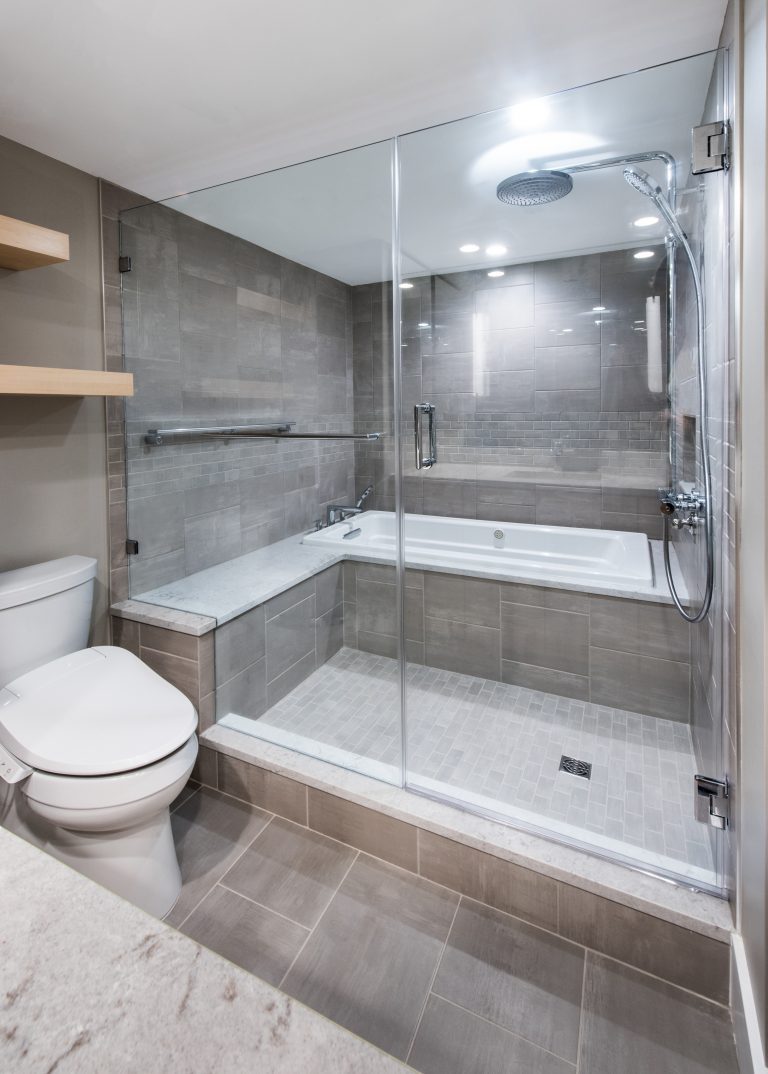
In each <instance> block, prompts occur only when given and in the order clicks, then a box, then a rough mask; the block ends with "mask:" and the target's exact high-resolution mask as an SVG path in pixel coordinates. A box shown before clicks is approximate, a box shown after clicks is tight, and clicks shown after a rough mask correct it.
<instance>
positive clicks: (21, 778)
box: [0, 557, 197, 917]
mask: <svg viewBox="0 0 768 1074" xmlns="http://www.w3.org/2000/svg"><path fill="white" fill-rule="evenodd" d="M75 559H78V560H83V557H68V559H67V560H64V561H54V562H53V563H50V564H42V565H40V567H43V568H45V570H44V571H40V570H39V569H38V573H37V576H36V577H35V579H34V580H33V582H32V586H31V587H32V589H33V590H34V592H35V596H34V597H33V599H31V600H29V599H27V600H24V602H23V604H21V606H22V607H23V608H24V618H25V623H24V627H25V631H24V634H23V635H22V636H20V637H19V636H17V637H14V636H13V635H12V633H11V627H12V623H11V622H10V616H9V613H10V612H14V611H16V610H17V609H18V607H19V606H20V600H21V597H22V595H23V596H26V597H27V598H28V597H29V596H30V593H29V588H30V586H29V585H27V586H26V587H25V586H22V587H21V590H20V589H19V584H18V579H14V578H13V577H10V578H9V575H18V574H20V573H22V572H7V573H6V574H5V575H3V574H0V672H2V667H3V664H5V665H6V666H13V667H14V668H16V669H18V668H19V667H20V668H22V670H23V673H22V674H20V675H18V676H17V677H16V678H14V679H12V680H11V681H10V682H6V684H5V685H4V686H3V688H2V689H0V779H1V780H4V781H5V783H6V784H7V785H8V787H7V791H6V794H5V798H6V801H7V803H8V806H7V808H6V811H5V812H6V815H5V816H4V817H3V824H4V825H5V826H6V827H8V828H10V829H11V830H13V831H15V832H16V833H17V834H19V835H22V836H23V837H24V838H27V839H29V840H30V841H31V842H33V843H35V844H36V845H38V846H40V847H42V848H44V849H45V850H47V851H48V852H49V853H51V854H52V855H53V856H54V857H56V858H59V859H60V860H61V861H64V862H66V863H67V864H68V865H70V866H72V867H73V868H75V869H77V870H79V871H80V872H82V873H84V874H85V875H87V876H90V877H91V879H93V880H96V881H97V882H99V883H101V884H103V885H104V886H105V887H108V888H110V889H111V890H112V891H115V892H117V894H119V895H122V896H123V897H124V898H126V899H129V900H130V901H131V902H133V903H135V904H136V905H137V906H140V907H141V908H142V909H144V910H146V911H148V912H149V913H151V914H153V915H155V916H157V917H162V916H164V915H165V914H166V913H167V912H168V911H169V910H170V909H171V908H172V906H173V904H174V903H175V901H176V899H177V898H178V895H179V891H180V890H181V875H180V871H179V866H178V861H177V858H176V851H175V848H174V845H173V838H172V833H171V824H170V811H169V806H170V803H171V802H172V801H173V799H174V798H175V797H176V795H177V794H178V793H179V791H180V790H181V789H182V787H183V786H184V784H185V783H186V782H187V779H188V778H189V775H190V773H191V771H192V767H193V765H194V762H195V758H196V756H197V737H196V735H195V728H196V725H197V714H196V712H195V708H194V706H193V705H192V703H191V702H190V701H189V700H188V698H186V697H185V696H184V695H183V694H182V693H181V692H180V691H179V690H177V689H176V688H175V687H174V686H171V684H170V683H168V682H166V681H165V680H164V679H162V678H161V677H160V676H159V675H157V674H156V673H155V672H154V671H152V669H151V668H149V667H147V665H146V664H144V663H142V661H141V660H139V659H138V658H137V657H136V656H134V655H133V654H132V653H130V652H128V651H127V650H125V649H118V648H114V647H112V646H96V647H94V648H90V649H84V648H80V649H77V650H75V651H68V652H65V654H64V655H57V656H56V658H55V659H49V660H47V661H44V662H42V663H39V664H37V665H35V664H34V656H33V654H34V652H37V653H38V654H39V651H40V648H39V646H37V647H36V646H35V638H34V635H30V634H28V633H27V632H28V631H30V630H32V629H33V628H34V623H35V616H34V615H31V614H30V605H31V604H32V605H34V604H35V603H37V604H38V605H39V607H38V608H37V609H36V611H37V613H38V615H39V614H42V613H43V612H44V606H45V605H46V603H47V600H48V597H49V596H51V595H54V594H51V593H49V594H42V595H41V593H40V590H41V586H40V585H37V588H35V583H39V581H40V576H41V575H45V578H46V582H45V584H44V585H43V586H42V588H43V589H45V588H46V587H47V588H50V587H51V585H53V586H54V589H56V592H55V596H56V597H57V598H58V599H57V614H58V613H59V612H61V611H64V610H65V609H66V605H67V602H66V601H62V599H61V598H62V595H64V594H65V593H66V592H67V591H68V590H62V589H61V588H57V587H59V586H60V585H61V584H67V583H68V582H72V581H73V579H75V581H74V585H71V586H70V590H69V591H70V592H71V590H72V589H76V588H77V587H80V586H83V585H87V584H88V581H89V580H90V579H85V581H84V580H83V579H82V578H81V577H79V576H78V571H77V570H74V569H73V565H72V563H71V562H70V561H72V560H75ZM57 564H59V565H61V564H65V565H66V566H65V567H64V568H62V567H61V566H58V567H57ZM86 564H88V565H92V566H86ZM79 567H80V569H81V573H86V574H87V573H88V571H90V572H91V575H90V577H91V579H92V577H93V571H94V570H95V561H93V560H87V561H84V562H83V563H81V564H80V565H79ZM27 570H28V571H29V570H32V571H34V570H35V568H27ZM54 575H56V576H57V577H58V582H55V581H52V576H54ZM62 579H64V582H63V583H62ZM27 581H28V582H29V579H27ZM91 585H92V582H91ZM9 594H10V596H9ZM73 595H74V596H75V598H76V602H77V605H78V607H79V610H80V612H82V611H83V609H84V607H85V605H86V604H87V607H88V614H89V615H90V602H89V601H85V602H84V600H83V594H82V593H75V594H73ZM13 601H16V603H15V604H14V603H12V602H13ZM74 605H75V602H74V601H73V602H70V604H69V607H70V610H71V609H72V608H73V607H74ZM32 611H35V609H34V608H32ZM46 627H47V630H46V631H45V632H44V635H45V640H46V642H47V648H48V650H49V651H50V648H51V647H52V646H58V647H61V640H60V639H61V632H57V631H56V630H55V628H54V627H55V624H52V623H51V622H50V621H49V622H48V623H47V624H46ZM67 629H68V641H67V642H66V643H65V644H64V647H65V649H66V648H68V647H69V645H71V644H72V640H73V639H74V638H77V639H78V640H82V630H81V631H79V632H77V631H75V630H73V624H72V623H71V622H68V623H67ZM37 640H38V642H39V641H40V636H39V635H38V638H37ZM4 641H8V642H12V643H13V644H12V645H9V648H8V650H4V649H3V648H2V647H3V644H4ZM46 655H47V654H46ZM30 665H33V666H31V667H30ZM2 681H4V680H3V679H0V682H2ZM11 789H12V791H13V793H12V795H11V794H9V793H8V792H10V791H11Z"/></svg>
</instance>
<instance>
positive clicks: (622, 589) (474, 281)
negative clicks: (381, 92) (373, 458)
mask: <svg viewBox="0 0 768 1074" xmlns="http://www.w3.org/2000/svg"><path fill="white" fill-rule="evenodd" d="M719 63H720V60H719V59H718V57H717V56H716V54H714V53H713V54H709V55H706V56H699V57H694V58H692V59H690V60H685V61H680V62H679V63H674V64H669V65H666V66H663V67H659V68H655V69H653V70H649V71H643V72H639V73H637V74H633V75H627V76H624V77H622V78H618V79H613V80H610V81H608V82H604V83H600V84H596V85H592V86H586V87H582V88H580V89H576V90H571V91H568V92H567V93H563V94H557V95H554V96H552V97H548V98H545V99H542V100H540V101H534V102H529V103H527V104H523V105H520V106H517V107H515V108H510V109H505V110H502V111H500V112H496V113H489V114H487V115H482V116H478V117H474V118H471V119H467V120H462V121H459V122H457V123H452V124H446V125H443V126H441V127H437V128H433V129H429V130H425V131H420V132H417V133H415V134H411V135H407V136H404V137H401V138H400V139H399V140H398V153H399V161H400V200H399V214H400V221H399V222H400V273H401V277H402V283H401V287H404V288H405V289H404V290H403V291H401V303H400V304H401V324H402V351H401V355H402V358H401V360H402V368H403V393H404V403H405V404H406V405H405V406H404V412H405V413H407V412H408V411H409V410H410V412H411V413H413V407H414V406H424V405H427V406H429V407H431V408H434V420H435V421H436V425H437V430H438V442H437V461H436V463H435V465H433V466H430V467H426V468H418V460H417V458H416V456H415V451H414V447H413V443H412V437H413V433H412V432H411V433H410V435H409V437H408V438H406V437H404V438H403V444H402V449H403V450H402V457H403V467H402V475H401V476H402V496H403V501H404V504H405V511H406V516H405V523H404V527H405V542H404V544H405V548H404V552H405V560H406V563H407V564H408V565H409V566H411V567H413V568H418V567H423V568H424V569H421V570H419V569H413V570H411V571H410V572H408V574H406V577H405V578H404V592H403V603H404V606H405V608H406V611H407V614H406V618H405V628H404V630H405V638H406V644H407V645H408V654H409V664H408V670H407V686H406V694H405V708H406V711H405V727H406V737H405V746H406V781H407V785H408V786H409V788H411V789H413V790H415V791H418V792H420V793H424V794H427V795H430V796H433V797H438V798H441V799H445V800H448V801H452V802H455V803H458V804H461V805H462V806H464V807H465V808H471V809H474V810H477V811H479V812H482V813H485V814H487V815H489V816H492V817H495V818H499V819H505V820H507V821H510V822H512V823H515V824H519V825H522V826H524V827H528V828H531V829H533V830H536V831H540V832H544V833H547V834H555V835H557V836H558V837H559V838H561V839H565V840H567V841H569V842H571V843H574V844H576V845H581V846H587V847H589V848H590V849H593V850H596V851H597V852H598V853H603V854H606V855H608V856H611V857H613V858H616V859H619V860H623V861H626V862H629V863H633V864H636V865H638V866H639V867H641V868H651V869H653V870H655V871H659V872H662V873H663V874H665V875H668V876H670V877H675V878H682V879H684V880H685V881H686V882H694V883H695V884H697V885H700V886H701V887H704V888H707V889H711V890H716V889H718V888H719V887H720V886H721V877H722V869H721V863H720V861H719V857H718V853H719V852H718V846H719V841H718V834H717V833H715V830H714V828H711V829H710V828H708V826H707V825H705V824H702V823H700V822H699V821H697V820H696V819H695V817H694V809H693V807H694V792H693V777H694V774H695V772H696V771H697V770H698V768H699V761H700V757H701V755H702V752H703V751H702V749H701V746H700V745H699V739H700V737H701V731H700V730H699V724H698V723H697V718H696V715H695V714H696V712H697V705H700V702H699V701H697V696H696V694H697V690H700V687H697V686H696V680H697V675H698V677H699V678H703V676H702V674H701V671H700V670H699V671H697V673H696V674H694V668H693V664H694V663H695V662H696V661H697V660H698V659H699V657H698V655H697V654H699V652H700V650H701V648H702V645H704V647H705V648H706V645H707V643H706V642H705V641H704V640H703V635H702V634H701V633H699V634H698V635H697V634H696V631H697V630H699V631H700V630H701V628H696V627H694V628H689V626H688V625H687V624H686V623H685V622H684V621H683V619H682V618H681V617H680V616H679V615H678V613H677V612H676V611H675V610H674V608H672V607H671V606H670V605H669V603H668V600H669V597H668V594H667V593H666V592H665V591H666V586H665V583H664V581H663V566H662V564H661V558H660V549H661V545H660V538H661V536H662V519H661V516H660V514H659V509H658V500H657V489H658V488H660V487H666V486H667V485H668V484H669V481H670V434H671V432H672V426H671V424H670V408H669V398H668V391H667V381H668V365H669V361H668V359H669V356H668V353H667V351H668V342H669V339H668V325H669V311H668V308H667V304H668V303H667V299H668V274H669V266H668V260H667V258H668V253H667V247H666V243H665V230H666V229H665V225H664V221H663V219H662V218H661V216H660V214H659V212H658V211H657V210H655V209H654V206H653V203H652V202H651V201H650V200H649V199H647V198H644V197H642V196H641V195H640V194H639V193H638V192H637V191H636V190H635V189H633V188H632V187H631V186H630V185H628V183H626V182H624V177H623V175H622V172H623V164H622V163H621V162H622V161H624V160H625V159H626V158H630V159H633V158H636V157H637V156H638V155H642V156H643V157H646V156H647V158H648V159H643V160H642V162H641V163H639V164H637V166H638V167H641V168H642V169H643V170H644V171H646V172H647V173H648V174H649V175H650V176H651V177H652V179H653V180H654V181H655V182H657V183H658V184H659V185H660V186H661V188H662V189H665V188H666V186H667V183H668V181H669V175H668V172H667V161H668V158H669V156H670V155H671V157H672V158H673V159H674V161H675V162H676V163H675V165H674V168H673V173H674V174H673V181H676V182H677V184H678V185H680V186H681V196H680V197H679V199H678V211H679V214H680V220H681V222H682V224H683V227H684V228H686V229H687V228H692V229H694V230H698V227H699V225H698V224H697V222H696V220H695V218H694V213H693V212H692V209H693V205H692V198H691V193H694V192H695V197H694V198H693V200H698V201H700V202H701V204H702V205H703V206H706V212H705V213H704V214H703V216H702V220H704V219H706V220H707V221H708V227H709V235H710V240H711V252H712V258H713V266H712V270H711V271H712V280H711V284H714V286H716V287H717V286H719V287H720V288H721V291H720V293H721V294H723V293H727V292H726V288H725V287H724V286H723V285H724V280H723V278H722V276H721V275H719V274H718V273H719V268H717V266H718V265H720V264H722V258H723V251H724V249H725V235H726V234H727V232H725V231H723V230H721V223H722V213H723V200H724V193H723V184H722V182H721V181H720V180H719V179H718V178H714V180H713V181H710V179H709V178H707V179H703V178H702V177H697V181H696V184H695V186H694V188H693V191H689V186H688V184H686V183H685V178H686V175H687V173H688V171H689V164H688V161H689V158H690V139H691V128H692V127H693V126H695V125H696V124H698V123H699V122H701V120H702V114H703V111H704V109H705V107H706V108H708V109H709V110H710V111H711V107H712V102H713V100H714V99H716V93H713V90H712V88H711V87H712V83H713V82H714V83H715V84H718V85H719V84H720V83H719V82H718V74H717V70H718V64H719ZM713 72H714V73H713ZM719 103H720V102H719V101H718V105H719ZM715 110H717V109H716V108H715ZM721 118H722V117H721ZM603 164H604V166H602V165H603ZM547 169H549V170H554V171H555V172H556V173H560V179H561V182H563V185H564V186H565V187H566V188H567V186H568V185H569V184H568V178H569V177H570V180H571V181H572V190H571V191H570V192H569V193H567V194H566V195H565V196H561V197H560V198H559V200H552V201H547V202H546V203H539V204H525V203H523V204H507V203H503V202H502V201H501V200H500V199H499V198H498V197H497V194H496V188H497V185H498V184H499V183H501V182H502V181H503V180H505V179H507V177H510V176H514V175H522V174H523V173H527V174H526V179H527V181H530V178H531V176H530V173H531V172H535V171H536V170H547ZM571 169H572V170H571ZM562 173H565V179H563V175H562ZM676 271H677V277H678V279H679V280H680V283H681V286H680V287H679V288H678V297H677V303H676V307H675V313H676V319H677V322H678V325H679V330H678V333H677V337H676V339H675V344H674V345H675V354H674V355H673V360H672V365H673V366H674V367H675V368H676V369H677V373H678V378H682V379H683V381H684V382H685V383H684V384H681V385H680V386H679V387H678V391H677V404H678V405H677V407H676V409H675V412H674V419H675V425H674V428H675V429H677V427H678V425H681V426H685V427H686V429H687V430H688V431H687V435H690V430H689V429H688V426H689V425H690V423H691V422H693V424H694V426H695V414H696V411H695V407H693V408H692V405H691V402H692V401H691V399H690V398H689V394H690V393H689V392H688V388H689V381H690V368H691V362H692V361H693V357H692V356H693V354H694V352H693V349H692V344H691V339H690V326H691V318H692V316H694V315H695V307H693V305H692V296H691V293H690V289H689V288H687V286H686V284H685V279H684V271H683V265H682V263H679V264H677V266H676ZM713 300H714V293H711V295H710V301H713ZM693 323H694V326H695V319H694V322H693ZM712 350H713V356H712V361H713V363H715V364H717V363H718V362H719V363H722V361H723V355H724V354H725V353H726V352H725V351H724V349H723V346H722V340H718V341H717V343H716V345H715V343H714V341H713V348H712ZM715 355H716V356H717V357H715ZM683 396H685V404H684V405H683ZM711 398H712V399H713V406H715V407H717V408H719V407H721V406H722V386H721V385H720V384H718V383H717V382H716V381H714V380H713V384H712V393H711ZM680 407H682V410H681V409H680ZM417 416H418V412H417ZM412 420H413V419H412ZM422 423H423V426H424V428H423V430H422V435H423V436H424V438H425V439H424V443H425V445H426V442H427V441H426V436H427V432H426V417H424V416H422ZM411 428H412V426H411ZM679 454H680V459H679V460H678V461H679V462H680V461H682V451H681V452H680V453H679ZM693 465H694V467H695V460H694V463H693ZM465 520H472V521H471V522H470V523H469V524H468V525H467V524H466V521H465ZM460 522H462V523H464V524H460ZM409 534H410V535H411V536H410V537H409ZM645 538H650V540H651V546H650V548H651V556H650V558H649V557H648V545H647V542H646V540H645ZM692 542H693V543H694V544H695V546H696V549H697V551H696V554H695V558H696V563H695V565H693V563H692V565H691V566H690V567H689V568H687V569H686V572H685V573H686V575H687V576H688V577H690V578H691V581H690V583H689V584H690V588H691V596H692V597H693V596H694V593H695V589H694V586H695V582H694V576H695V577H696V578H698V573H697V572H700V571H701V554H700V551H699V549H700V546H701V545H702V544H703V541H702V538H701V536H697V537H695V538H693V539H692ZM630 548H631V549H634V550H639V554H640V555H641V557H645V567H646V568H647V570H646V575H645V578H644V579H642V580H641V579H640V575H639V574H638V573H636V571H635V568H636V566H637V561H636V560H635V559H633V556H634V555H635V552H634V551H632V552H630V551H629V550H630ZM620 549H623V551H620ZM624 556H626V557H628V558H624V559H622V557H624ZM692 558H693V557H692ZM430 561H431V562H430ZM699 662H700V661H699ZM716 719H717V718H714V717H713V722H716ZM712 737H714V736H712Z"/></svg>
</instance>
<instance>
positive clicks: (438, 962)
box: [404, 895, 463, 1063]
mask: <svg viewBox="0 0 768 1074" xmlns="http://www.w3.org/2000/svg"><path fill="white" fill-rule="evenodd" d="M462 899H463V896H461V895H459V898H458V900H457V901H456V906H455V908H454V911H453V917H452V918H451V923H450V925H449V926H448V931H447V932H446V934H445V939H444V940H443V946H442V947H441V948H440V954H439V955H438V957H437V959H436V961H435V968H434V971H433V973H432V976H431V977H430V979H429V984H428V985H427V990H426V993H425V995H424V1002H423V1003H422V1005H421V1010H420V1011H419V1017H418V1018H417V1019H416V1025H415V1027H414V1030H413V1033H412V1035H411V1039H410V1042H409V1044H408V1051H407V1052H406V1053H405V1060H404V1062H405V1063H408V1060H409V1059H410V1057H411V1052H412V1051H413V1046H414V1044H415V1043H416V1037H417V1036H418V1032H419V1028H420V1026H421V1022H422V1019H423V1018H424V1012H425V1011H426V1009H427V1004H428V1003H429V997H430V996H431V995H432V986H433V984H434V983H435V979H436V978H437V975H438V972H439V970H440V966H441V965H442V961H443V957H444V955H445V950H446V948H447V947H448V941H449V940H450V938H451V933H452V932H453V926H454V924H455V923H456V915H457V914H458V912H459V907H460V906H461V903H462Z"/></svg>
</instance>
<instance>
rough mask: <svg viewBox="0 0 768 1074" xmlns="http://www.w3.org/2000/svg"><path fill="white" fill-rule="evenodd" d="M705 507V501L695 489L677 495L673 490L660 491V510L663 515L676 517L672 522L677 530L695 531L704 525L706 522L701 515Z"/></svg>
mask: <svg viewBox="0 0 768 1074" xmlns="http://www.w3.org/2000/svg"><path fill="white" fill-rule="evenodd" d="M703 507H704V499H703V497H702V496H701V495H700V494H699V493H698V492H696V490H695V489H692V490H691V491H690V492H677V493H676V492H673V491H672V489H659V510H660V511H661V513H662V514H663V515H674V516H675V517H674V518H673V519H672V520H671V522H672V525H673V526H674V527H675V529H676V530H679V529H688V530H693V529H695V528H696V526H700V525H702V524H703V522H704V521H705V520H704V516H703V515H702V514H700V511H701V509H702V508H703Z"/></svg>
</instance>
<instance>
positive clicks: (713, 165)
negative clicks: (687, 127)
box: [691, 120, 728, 175]
mask: <svg viewBox="0 0 768 1074" xmlns="http://www.w3.org/2000/svg"><path fill="white" fill-rule="evenodd" d="M727 167H728V125H727V124H726V123H724V122H723V121H722V120H719V121H718V122H717V123H703V124H702V125H701V126H700V127H693V128H692V130H691V172H692V174H693V175H701V174H702V173H704V172H720V171H723V169H724V168H727Z"/></svg>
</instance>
